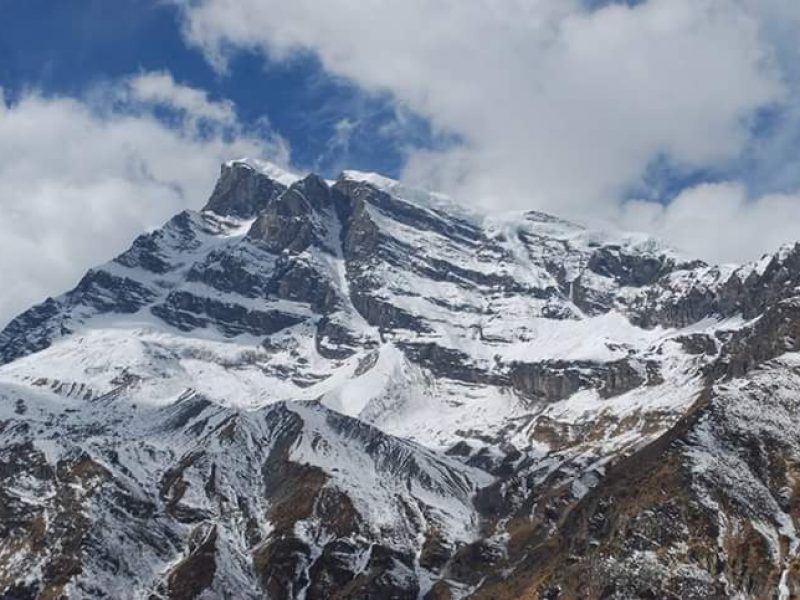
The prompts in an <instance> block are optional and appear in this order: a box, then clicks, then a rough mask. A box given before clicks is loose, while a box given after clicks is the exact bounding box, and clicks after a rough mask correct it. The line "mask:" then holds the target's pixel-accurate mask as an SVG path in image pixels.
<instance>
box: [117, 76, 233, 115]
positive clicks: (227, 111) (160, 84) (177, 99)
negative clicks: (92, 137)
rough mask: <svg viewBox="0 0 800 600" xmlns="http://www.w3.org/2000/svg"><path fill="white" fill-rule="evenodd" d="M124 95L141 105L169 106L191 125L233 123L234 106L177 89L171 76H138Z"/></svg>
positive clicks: (202, 93) (183, 87)
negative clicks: (207, 121) (179, 112)
mask: <svg viewBox="0 0 800 600" xmlns="http://www.w3.org/2000/svg"><path fill="white" fill-rule="evenodd" d="M127 83H128V85H127V86H126V87H123V88H122V89H123V93H124V94H125V95H126V96H127V97H128V98H130V99H131V100H134V101H137V102H142V103H144V104H154V105H161V106H168V107H170V108H172V109H175V110H179V111H181V112H182V113H183V114H184V115H185V116H186V117H187V118H188V119H189V120H190V121H193V122H194V121H197V120H200V119H206V120H209V121H211V122H214V123H218V124H222V125H233V124H235V123H236V111H235V110H234V106H233V102H231V101H230V100H223V101H218V102H214V101H212V100H210V99H209V98H208V93H207V92H205V91H204V90H199V89H196V88H193V87H189V86H186V85H180V84H178V83H176V82H175V80H174V79H173V78H172V74H171V73H168V72H165V71H159V72H148V73H140V74H139V75H136V76H134V77H131V78H130V79H129V80H128V82H127Z"/></svg>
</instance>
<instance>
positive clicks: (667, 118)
mask: <svg viewBox="0 0 800 600" xmlns="http://www.w3.org/2000/svg"><path fill="white" fill-rule="evenodd" d="M588 4H589V3H586V2H581V1H579V0H471V1H469V2H465V1H463V0H439V1H436V2H430V1H428V0H408V1H406V2H394V1H393V0H368V1H366V2H365V1H361V0H359V1H356V0H328V1H326V2H324V3H321V2H316V1H314V0H294V1H293V2H279V1H278V0H199V1H195V2H191V3H188V4H184V5H183V27H184V35H185V38H186V39H187V40H188V41H189V42H190V43H191V44H194V45H195V46H197V47H199V48H201V49H202V50H203V51H204V53H205V54H206V56H207V57H208V58H209V60H210V61H211V62H212V63H213V64H214V65H216V66H217V68H219V69H220V70H221V71H222V70H224V69H225V66H226V63H227V60H228V59H229V58H230V56H231V55H232V53H235V52H237V51H239V50H241V49H246V50H248V51H254V50H255V51H260V52H262V53H263V54H264V55H265V56H267V57H268V58H269V59H270V60H281V59H283V58H288V57H291V56H292V55H293V54H294V53H295V52H308V51H312V52H314V53H316V54H317V55H318V56H319V58H320V60H321V62H322V64H323V65H324V66H325V68H326V69H327V70H328V71H330V72H331V73H333V74H335V75H338V76H344V77H347V78H349V79H350V80H352V81H354V82H356V83H357V84H359V85H360V86H362V87H363V88H364V89H365V90H367V91H375V92H389V93H391V94H392V95H393V96H394V98H395V99H396V101H397V103H398V106H400V107H402V108H404V109H410V110H413V111H415V112H417V113H419V114H421V115H423V116H425V117H427V118H428V119H429V120H430V122H431V123H432V125H433V126H434V127H435V128H436V129H437V130H439V131H443V132H453V133H456V134H458V136H459V138H460V139H461V140H463V143H462V144H459V145H456V146H453V147H448V148H447V149H445V150H441V151H431V150H418V151H412V152H411V153H410V155H409V160H408V163H407V165H406V169H405V176H406V178H407V179H409V180H411V181H413V182H418V183H422V184H424V185H428V186H433V187H436V188H437V189H443V190H444V191H448V192H450V193H452V194H453V195H455V196H456V197H458V198H460V199H462V200H464V201H467V202H476V203H484V204H486V205H488V206H492V207H502V208H538V209H542V210H547V211H551V212H555V213H558V214H561V215H564V216H568V217H572V218H579V219H582V220H584V221H589V222H593V221H597V222H603V221H605V222H608V221H614V222H616V224H619V223H622V224H624V225H631V226H638V227H642V228H647V229H649V230H650V231H653V232H655V233H657V234H661V235H664V236H666V237H667V238H668V240H669V241H672V242H674V243H677V244H678V245H682V246H684V247H686V248H687V250H691V251H695V250H696V251H698V252H700V253H701V254H703V255H704V256H707V257H708V256H713V257H715V258H721V259H724V260H729V259H733V258H740V257H742V258H744V257H747V256H755V255H756V254H757V253H759V252H761V251H762V250H766V249H768V247H767V244H769V243H773V242H775V241H778V240H781V241H782V240H784V239H785V238H786V237H787V236H788V235H789V232H787V231H786V227H785V226H784V224H783V223H782V222H781V221H779V219H782V218H784V216H785V215H786V214H787V212H786V211H789V212H788V214H791V212H792V211H793V210H794V209H793V204H792V203H793V202H794V199H793V198H792V196H790V195H786V196H780V197H778V196H769V197H765V198H763V199H761V200H751V199H748V198H747V195H746V192H745V190H744V188H743V187H742V186H741V184H740V183H737V182H733V183H721V184H719V186H718V188H715V187H714V186H706V187H700V188H697V189H693V190H686V191H685V193H683V194H681V195H679V196H678V198H676V199H675V201H674V202H673V204H672V205H671V206H669V207H664V206H661V205H659V204H657V203H647V202H645V201H641V202H624V201H623V197H624V192H625V191H626V190H629V189H631V187H635V186H636V185H637V184H638V183H641V182H642V178H643V177H644V175H645V173H646V172H647V167H648V165H650V164H652V161H654V160H656V159H659V158H664V157H666V158H667V159H668V160H669V161H670V163H671V164H673V165H675V166H676V167H677V168H678V169H683V170H700V169H708V168H714V167H718V166H720V165H726V164H730V163H733V162H735V161H737V160H740V159H741V157H742V155H743V153H746V152H750V153H751V154H757V153H759V152H760V153H761V154H763V155H764V156H767V155H768V154H770V153H772V154H774V156H772V157H770V159H769V160H770V161H771V164H775V161H776V160H778V159H779V158H780V157H779V155H780V153H781V152H782V151H785V150H786V146H787V143H784V144H783V145H782V146H781V145H772V146H767V145H762V147H758V144H754V141H753V132H754V123H755V121H756V117H757V115H758V113H759V111H763V110H765V109H772V110H774V109H775V108H776V107H782V108H783V109H785V108H786V107H787V106H788V105H789V104H790V103H791V102H794V101H795V100H794V99H795V98H796V97H797V96H796V94H794V91H795V88H796V86H795V85H794V81H793V80H794V77H793V75H792V74H791V73H789V72H788V69H790V68H792V67H791V65H792V64H794V61H792V60H791V59H790V57H789V56H788V55H787V51H788V50H787V49H793V48H794V47H795V46H796V43H795V40H796V35H797V32H798V30H799V29H800V26H798V17H800V13H798V10H797V8H796V3H791V2H789V1H788V0H764V1H762V0H647V1H644V2H638V3H635V4H633V5H629V4H628V3H607V4H605V5H604V6H603V7H601V8H589V7H588ZM793 4H794V5H795V6H794V7H793ZM792 52H794V50H792ZM795 68H796V67H795ZM798 114H800V112H798ZM796 121H797V122H798V124H800V119H796ZM754 147H755V149H754ZM784 158H785V156H784ZM798 184H800V178H798ZM722 197H724V198H725V200H721V198H722ZM645 200H647V199H645ZM778 206H780V207H781V208H780V211H783V212H780V211H778V209H777V208H776V207H778ZM712 211H718V212H717V213H713V212H712ZM692 213H694V216H692ZM714 214H716V215H717V216H718V218H719V219H720V220H721V222H724V223H725V227H724V228H722V227H713V228H708V219H709V218H712V217H713V216H714ZM693 218H694V219H696V220H695V222H696V223H703V224H705V228H703V227H683V226H679V225H677V223H685V222H686V221H687V220H689V221H691V220H692V219H693ZM764 227H766V228H768V229H769V228H773V231H774V232H776V233H775V234H774V235H772V234H771V235H769V236H764V235H758V234H759V233H760V231H761V230H763V228H764ZM688 231H693V232H696V233H697V234H698V235H702V237H704V239H705V240H706V242H703V243H699V242H693V241H692V240H691V239H688V238H687V232H688ZM778 232H779V233H778ZM716 236H720V237H719V238H718V239H717V238H716ZM794 236H795V237H797V234H794ZM734 239H738V242H736V243H734V242H733V241H732V240H734Z"/></svg>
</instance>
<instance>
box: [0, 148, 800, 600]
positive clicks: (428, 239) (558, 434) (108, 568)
mask: <svg viewBox="0 0 800 600" xmlns="http://www.w3.org/2000/svg"><path fill="white" fill-rule="evenodd" d="M798 286H800V250H799V249H798V247H786V248H784V249H782V250H780V251H779V252H778V253H776V254H775V255H774V256H771V257H765V258H764V259H763V260H762V261H760V262H759V263H757V264H752V265H744V266H741V267H737V268H721V267H712V266H707V265H704V264H703V263H701V262H699V261H692V260H686V259H683V258H681V257H679V256H678V255H676V254H675V253H674V252H672V251H671V250H669V249H668V248H665V247H663V246H662V245H660V244H658V243H657V242H655V241H653V240H648V239H645V238H643V237H642V236H633V235H631V236H627V235H617V234H603V233H598V232H592V231H588V230H586V229H584V228H582V227H580V226H578V225H575V224H572V223H569V222H566V221H563V220H560V219H557V218H555V217H551V216H548V215H543V214H541V213H536V212H528V213H524V214H520V215H516V216H513V217H491V216H486V215H474V214H470V213H467V212H466V211H464V210H462V209H459V208H457V207H456V206H454V205H452V204H448V202H447V200H446V199H443V198H442V197H440V196H437V195H435V194H427V193H425V192H422V191H419V190H412V189H409V188H406V187H404V186H403V185H401V184H399V183H398V182H394V181H391V180H387V179H385V178H381V177H379V176H376V175H373V174H359V173H354V172H346V173H344V174H342V176H340V177H339V178H338V179H337V180H336V181H335V182H328V181H325V180H324V179H322V178H320V177H318V176H316V175H309V176H307V177H303V178H299V177H295V176H292V175H290V174H287V173H281V172H279V171H278V170H277V169H276V168H275V167H272V166H269V165H267V164H265V163H261V162H259V161H250V160H243V161H234V162H231V163H228V164H226V165H225V166H223V169H222V174H221V177H220V180H219V182H218V184H217V186H216V188H215V189H214V191H213V193H212V196H211V199H210V200H209V202H208V204H207V205H206V208H205V210H204V211H203V212H200V213H197V212H193V211H186V212H183V213H180V214H178V215H176V216H175V217H174V218H173V219H171V220H170V221H169V222H168V223H166V224H165V225H164V227H162V228H161V229H159V230H157V231H154V232H152V233H148V234H146V235H143V236H141V237H139V238H138V239H137V240H136V241H135V242H134V243H133V244H132V246H131V248H130V249H129V250H127V251H126V252H124V253H123V254H121V255H120V256H119V257H117V258H115V259H114V260H112V261H110V262H109V263H106V264H105V265H101V266H99V267H96V268H94V269H92V270H90V271H89V272H88V273H87V274H86V276H85V277H84V278H83V279H82V280H81V281H80V282H79V284H78V285H77V286H76V287H75V289H73V290H71V291H69V292H67V293H66V294H64V295H62V296H60V297H58V298H52V299H48V300H46V301H45V302H44V303H42V304H41V305H39V306H36V307H34V308H32V309H30V310H29V311H26V312H25V313H23V314H22V315H20V316H19V317H18V318H17V319H15V320H14V321H13V322H12V323H11V324H9V325H8V326H7V327H6V329H5V330H4V331H3V332H0V363H2V364H1V366H0V598H15V599H16V598H36V599H52V598H62V597H64V598H108V597H114V598H152V599H154V600H155V599H157V598H179V599H190V598H192V599H193V598H199V599H208V598H229V597H235V598H244V599H248V598H254V599H255V598H270V599H281V598H287V599H288V598H298V597H303V598H306V599H316V598H318V599H323V598H342V599H344V598H363V599H367V598H399V599H404V598H409V599H412V598H414V599H416V598H427V599H430V600H436V599H445V598H447V599H455V598H465V597H475V598H493V599H498V598H541V599H551V600H552V599H557V598H558V599H573V598H576V599H577V598H586V599H594V598H597V599H600V598H604V599H608V598H619V599H623V598H624V599H628V598H689V599H692V598H697V599H700V598H757V599H762V598H763V599H764V600H766V599H773V598H779V599H780V600H784V599H787V598H792V597H794V596H796V595H798V594H800V558H798V551H800V534H798V533H797V527H798V524H800V508H799V507H800V483H798V482H800V468H799V467H798V465H800V435H798V433H797V432H798V431H800V427H799V426H800V422H798V419H799V418H800V401H798V398H800V358H798V357H800V353H798V350H800V348H798V344H800V308H798V307H799V306H800V304H798V300H797V289H798Z"/></svg>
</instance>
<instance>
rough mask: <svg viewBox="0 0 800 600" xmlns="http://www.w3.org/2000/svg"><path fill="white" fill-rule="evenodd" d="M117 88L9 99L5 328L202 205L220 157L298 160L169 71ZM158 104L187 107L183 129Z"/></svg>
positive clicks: (2, 118)
mask: <svg viewBox="0 0 800 600" xmlns="http://www.w3.org/2000/svg"><path fill="white" fill-rule="evenodd" d="M154 81H155V82H156V85H155V87H148V86H151V85H152V83H153V82H154ZM142 82H146V83H147V85H142ZM165 83H166V85H165ZM159 86H162V87H159ZM109 89H111V88H108V87H106V88H105V91H104V92H103V94H104V93H107V92H108V90H109ZM143 90H144V91H143ZM159 90H160V91H159ZM113 93H114V100H115V101H114V102H105V103H104V102H102V100H101V98H100V97H98V96H97V94H95V95H94V96H92V97H91V99H90V100H78V99H71V98H46V97H42V96H40V95H37V94H35V93H31V94H28V95H26V96H24V97H22V98H21V99H20V100H19V101H17V102H14V103H13V104H12V103H9V102H7V101H3V100H2V96H1V95H0V203H2V207H3V218H2V219H0V273H1V274H2V282H3V293H2V294H0V323H3V322H5V321H6V320H8V319H9V318H11V317H12V316H14V314H16V313H17V312H19V311H21V310H23V309H25V308H27V307H28V306H30V305H31V304H33V303H35V302H38V301H40V300H42V299H43V298H44V297H46V296H47V295H53V294H57V293H60V292H61V291H63V290H64V289H66V288H68V287H70V286H71V285H73V284H74V283H75V282H76V280H77V279H78V278H79V277H80V276H81V275H82V274H83V273H84V272H85V271H86V269H87V268H88V267H90V266H92V265H94V264H96V263H98V262H102V261H105V260H107V259H108V258H110V257H111V256H113V255H114V254H115V253H117V252H119V251H120V250H122V249H124V248H125V247H126V246H127V245H128V244H129V243H130V241H131V240H132V239H133V238H134V237H135V236H136V235H138V234H139V233H141V232H142V231H143V230H145V229H147V228H151V227H154V226H157V225H159V224H161V223H162V222H163V221H164V220H166V219H167V218H169V217H170V216H172V215H173V214H175V213H176V212H178V211H179V210H181V209H183V208H186V207H191V208H199V207H200V206H202V204H203V203H204V201H205V199H206V198H207V196H208V194H209V191H210V190H211V188H212V186H213V183H214V180H215V178H216V176H217V174H218V172H219V165H220V163H221V162H222V161H224V160H227V159H230V158H232V157H239V156H244V155H257V156H263V155H267V156H271V157H273V158H275V159H277V160H279V161H280V160H281V159H282V160H284V161H285V160H287V159H288V151H287V148H286V146H285V144H284V143H283V142H282V140H280V139H279V138H274V139H271V140H267V141H266V142H265V141H262V140H260V139H255V138H251V137H248V136H246V135H244V134H243V133H242V132H241V131H240V127H239V126H238V125H237V123H236V121H235V115H234V114H233V113H232V112H229V111H228V110H227V108H225V107H227V106H228V105H227V104H225V103H211V102H209V101H208V100H207V99H206V98H205V97H204V96H203V95H202V94H199V95H198V93H196V90H192V89H190V88H186V87H184V86H180V85H178V84H176V83H175V82H173V81H172V80H171V78H168V77H167V78H165V77H164V76H163V74H158V75H156V76H154V77H151V76H150V75H148V74H144V75H141V76H139V77H137V78H135V79H133V80H131V81H126V82H122V83H121V84H120V86H117V87H116V88H113ZM145 100H147V102H145ZM153 102H156V103H158V104H164V103H169V104H170V106H171V108H174V109H175V110H179V111H182V112H184V113H186V115H187V121H186V123H184V126H179V127H178V128H177V129H174V128H170V127H167V126H166V125H164V124H163V123H162V122H161V121H159V120H158V119H156V118H155V117H154V116H153V113H152V111H151V108H152V106H151V105H152V103H153ZM109 106H112V108H109ZM189 113H193V114H194V116H191V117H190V116H189ZM198 115H200V116H201V117H202V118H203V119H206V120H214V121H215V123H216V125H215V126H214V127H212V128H211V129H212V132H211V133H209V132H208V131H205V130H204V131H202V132H200V131H199V130H196V129H195V128H194V127H193V125H192V123H193V122H194V119H196V118H198Z"/></svg>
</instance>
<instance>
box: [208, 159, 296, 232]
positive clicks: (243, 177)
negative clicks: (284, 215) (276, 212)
mask: <svg viewBox="0 0 800 600" xmlns="http://www.w3.org/2000/svg"><path fill="white" fill-rule="evenodd" d="M285 190H286V187H285V186H284V185H282V184H280V183H278V182H277V181H274V180H272V179H270V178H269V177H267V176H266V175H264V174H263V173H259V172H258V171H256V170H255V169H254V168H253V167H251V166H249V165H247V164H246V163H241V162H234V163H226V164H223V165H222V168H221V171H220V176H219V180H218V181H217V184H216V186H215V187H214V191H213V192H212V194H211V197H210V198H209V199H208V202H207V203H206V205H205V206H204V207H203V210H210V211H213V212H215V213H217V214H218V215H224V216H231V217H240V218H242V219H249V218H252V217H254V216H256V215H257V214H258V213H260V212H261V211H262V210H264V209H265V208H267V207H268V206H269V205H270V203H271V202H272V201H273V200H274V199H275V198H277V197H278V196H279V195H280V194H282V193H283V192H284V191H285Z"/></svg>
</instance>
